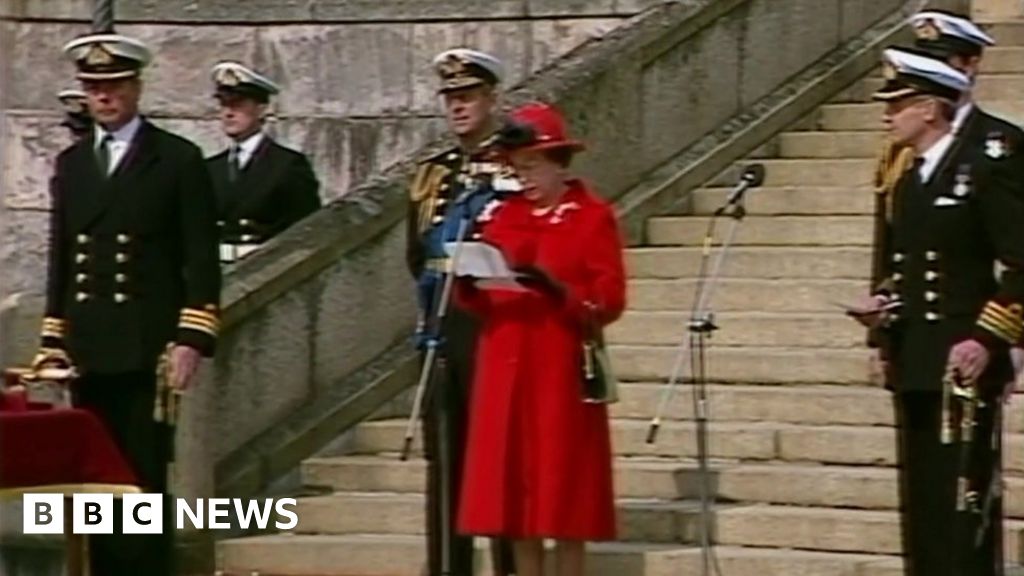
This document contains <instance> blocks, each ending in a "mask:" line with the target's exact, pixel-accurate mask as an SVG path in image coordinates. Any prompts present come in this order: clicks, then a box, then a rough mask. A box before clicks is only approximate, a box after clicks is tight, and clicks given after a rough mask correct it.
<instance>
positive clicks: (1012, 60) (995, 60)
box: [981, 2, 1024, 74]
mask: <svg viewBox="0 0 1024 576" xmlns="http://www.w3.org/2000/svg"><path fill="white" fill-rule="evenodd" d="M1017 3H1018V5H1019V4H1020V2H1017ZM981 72H982V74H1024V48H1021V47H1019V46H993V47H991V48H987V49H985V57H984V59H982V61H981Z"/></svg>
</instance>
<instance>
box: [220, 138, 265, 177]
mask: <svg viewBox="0 0 1024 576" xmlns="http://www.w3.org/2000/svg"><path fill="white" fill-rule="evenodd" d="M261 142H263V132H257V133H255V134H253V135H252V136H249V137H248V138H246V139H245V140H242V141H241V142H232V143H231V151H230V152H228V154H229V156H230V155H232V154H238V168H239V169H242V168H245V166H246V165H247V164H249V161H250V160H252V156H253V154H255V153H256V149H257V148H259V147H260V143H261ZM228 160H231V158H230V157H229V158H228Z"/></svg>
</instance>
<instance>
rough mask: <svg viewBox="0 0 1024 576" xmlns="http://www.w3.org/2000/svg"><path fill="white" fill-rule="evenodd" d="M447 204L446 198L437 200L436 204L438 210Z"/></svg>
mask: <svg viewBox="0 0 1024 576" xmlns="http://www.w3.org/2000/svg"><path fill="white" fill-rule="evenodd" d="M447 203H448V199H447V198H438V199H437V203H436V204H437V206H438V207H439V208H440V207H441V206H444V205H445V204H447Z"/></svg>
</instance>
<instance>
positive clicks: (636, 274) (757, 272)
mask: <svg viewBox="0 0 1024 576" xmlns="http://www.w3.org/2000/svg"><path fill="white" fill-rule="evenodd" d="M702 253H703V251H702V249H700V248H696V247H686V248H664V247H652V248H634V249H630V250H628V251H627V252H626V263H627V270H628V272H629V275H630V277H631V278H634V279H649V278H660V279H666V278H671V279H676V278H686V277H695V276H696V275H697V273H698V272H699V270H700V269H699V264H700V260H701V255H702ZM715 254H717V251H714V253H713V254H712V255H711V258H712V259H713V258H715ZM870 271H871V248H870V247H867V246H861V247H803V246H801V247H776V246H767V247H766V246H753V247H751V246H739V247H735V248H732V249H730V251H729V253H728V255H727V257H726V259H725V261H724V263H723V264H722V269H721V276H722V277H723V278H761V279H765V278H774V279H795V278H818V279H833V280H837V279H847V280H864V279H867V278H868V276H869V275H870Z"/></svg>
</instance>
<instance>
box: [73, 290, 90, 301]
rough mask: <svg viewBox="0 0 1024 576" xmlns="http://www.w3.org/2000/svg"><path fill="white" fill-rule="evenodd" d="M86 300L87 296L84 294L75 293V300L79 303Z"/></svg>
mask: <svg viewBox="0 0 1024 576" xmlns="http://www.w3.org/2000/svg"><path fill="white" fill-rule="evenodd" d="M88 298H89V295H88V294H86V293H85V292H77V293H76V294H75V300H77V301H79V302H85V301H86V300H87V299H88Z"/></svg>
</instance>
